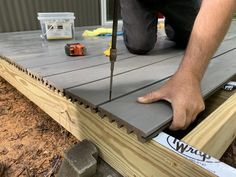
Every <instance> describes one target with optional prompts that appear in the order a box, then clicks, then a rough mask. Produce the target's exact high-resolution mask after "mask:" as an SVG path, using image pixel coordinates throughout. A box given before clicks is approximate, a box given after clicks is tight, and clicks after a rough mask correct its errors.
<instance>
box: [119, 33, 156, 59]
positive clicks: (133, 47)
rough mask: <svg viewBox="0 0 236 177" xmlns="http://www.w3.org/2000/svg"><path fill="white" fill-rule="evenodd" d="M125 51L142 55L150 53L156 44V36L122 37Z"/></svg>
mask: <svg viewBox="0 0 236 177" xmlns="http://www.w3.org/2000/svg"><path fill="white" fill-rule="evenodd" d="M124 38H125V40H124V41H125V45H126V47H127V49H128V50H129V51H130V52H131V53H134V54H138V55H144V54H146V53H148V52H149V51H151V50H152V49H153V48H154V46H155V43H156V36H155V37H154V36H152V35H148V34H147V35H142V36H136V37H132V38H131V37H129V36H126V35H125V36H124Z"/></svg>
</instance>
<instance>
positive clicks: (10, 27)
mask: <svg viewBox="0 0 236 177" xmlns="http://www.w3.org/2000/svg"><path fill="white" fill-rule="evenodd" d="M37 12H74V13H75V16H76V20H75V26H92V25H100V24H101V15H100V14H101V12H100V0H0V32H12V31H26V30H35V29H39V22H38V19H37Z"/></svg>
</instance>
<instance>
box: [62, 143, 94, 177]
mask: <svg viewBox="0 0 236 177" xmlns="http://www.w3.org/2000/svg"><path fill="white" fill-rule="evenodd" d="M97 158H98V151H97V148H96V147H95V146H94V145H93V144H92V143H91V142H89V141H88V140H84V141H82V142H80V143H78V144H76V145H75V146H73V147H72V148H71V149H69V150H68V151H67V152H66V153H65V159H64V160H63V162H62V165H61V167H60V170H59V172H58V177H91V176H93V175H94V174H95V173H96V169H97Z"/></svg>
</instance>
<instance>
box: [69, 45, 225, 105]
mask: <svg viewBox="0 0 236 177" xmlns="http://www.w3.org/2000/svg"><path fill="white" fill-rule="evenodd" d="M225 44H228V43H224V44H223V45H222V46H224V45H225ZM226 46H227V45H226ZM223 48H224V47H223ZM219 50H220V51H221V52H222V50H221V49H219ZM219 50H218V51H219ZM217 54H218V55H220V54H221V53H219V52H218V53H216V54H215V56H217ZM155 56H157V57H158V55H155ZM146 59H149V58H148V56H145V60H146ZM151 59H152V58H151ZM181 59H182V55H179V56H177V57H173V58H169V59H166V60H164V61H161V62H157V63H152V64H151V66H147V67H142V68H139V69H136V70H132V71H129V72H126V73H123V74H118V75H115V76H114V81H113V93H112V98H113V99H116V98H118V97H121V96H124V95H128V94H129V93H132V92H134V91H136V90H139V89H142V88H145V87H147V86H149V85H152V84H154V83H157V82H159V81H161V80H162V79H163V78H167V77H170V76H171V75H172V74H174V73H175V71H176V70H177V68H178V66H179V64H180V62H181ZM216 59H217V58H216ZM118 67H119V66H117V67H116V68H118ZM116 68H115V69H116ZM109 84H110V78H109V77H108V78H106V79H102V80H98V81H96V82H92V83H89V84H84V85H81V86H77V87H73V88H71V89H65V93H66V94H67V95H69V96H71V97H73V98H75V99H77V100H81V101H82V102H84V103H85V104H88V105H90V106H91V107H92V108H97V106H98V105H101V104H103V103H106V102H108V101H109V88H110V87H109Z"/></svg>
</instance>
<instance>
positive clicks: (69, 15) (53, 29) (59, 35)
mask: <svg viewBox="0 0 236 177" xmlns="http://www.w3.org/2000/svg"><path fill="white" fill-rule="evenodd" d="M38 20H39V21H40V25H41V30H42V35H41V37H42V38H43V39H47V40H55V39H73V38H74V35H75V29H74V28H75V27H74V20H75V16H74V13H73V12H52V13H41V12H40V13H38Z"/></svg>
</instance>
